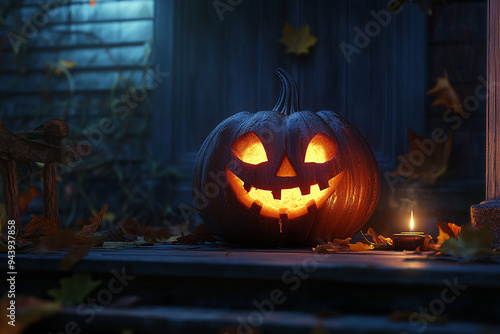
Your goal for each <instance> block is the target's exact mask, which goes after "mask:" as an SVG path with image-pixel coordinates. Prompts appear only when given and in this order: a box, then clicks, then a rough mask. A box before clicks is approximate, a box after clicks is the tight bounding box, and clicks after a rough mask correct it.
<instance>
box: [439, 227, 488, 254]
mask: <svg viewBox="0 0 500 334" xmlns="http://www.w3.org/2000/svg"><path fill="white" fill-rule="evenodd" d="M493 238H494V237H493V235H492V234H491V233H490V231H489V228H488V227H483V228H480V229H477V230H476V229H475V228H473V227H472V226H471V225H466V226H462V230H461V232H460V236H459V237H458V239H455V238H449V239H447V240H446V241H445V242H443V244H442V245H441V248H439V251H440V252H441V253H445V254H449V255H452V256H454V257H457V258H460V259H463V260H465V261H470V260H475V259H478V258H481V257H485V256H489V255H491V254H493V252H492V245H493Z"/></svg>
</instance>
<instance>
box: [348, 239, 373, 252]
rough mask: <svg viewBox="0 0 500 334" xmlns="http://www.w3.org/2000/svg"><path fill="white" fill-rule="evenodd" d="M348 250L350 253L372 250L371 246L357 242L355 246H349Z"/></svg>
mask: <svg viewBox="0 0 500 334" xmlns="http://www.w3.org/2000/svg"><path fill="white" fill-rule="evenodd" d="M349 248H350V249H351V251H352V252H364V251H367V250H369V249H373V245H368V244H364V243H362V242H360V241H358V242H356V243H355V244H349Z"/></svg>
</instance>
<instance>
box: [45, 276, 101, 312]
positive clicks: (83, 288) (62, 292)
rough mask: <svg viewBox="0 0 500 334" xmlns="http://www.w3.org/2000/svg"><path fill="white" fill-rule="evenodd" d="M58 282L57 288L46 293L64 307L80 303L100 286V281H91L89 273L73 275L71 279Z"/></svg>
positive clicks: (67, 278)
mask: <svg viewBox="0 0 500 334" xmlns="http://www.w3.org/2000/svg"><path fill="white" fill-rule="evenodd" d="M60 282H61V286H60V287H59V288H54V289H50V290H48V291H47V293H48V294H49V295H50V296H52V297H54V299H56V300H57V301H60V302H61V303H63V304H64V305H75V304H78V303H81V302H82V301H83V300H84V299H85V297H87V296H88V295H89V294H90V293H91V292H92V291H93V290H94V289H95V288H97V287H98V286H99V285H100V284H101V281H100V280H97V281H94V280H92V275H91V274H89V273H74V274H73V276H71V277H65V278H62V279H61V280H60Z"/></svg>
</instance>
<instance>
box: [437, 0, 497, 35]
mask: <svg viewBox="0 0 500 334" xmlns="http://www.w3.org/2000/svg"><path fill="white" fill-rule="evenodd" d="M486 9H487V6H486V1H453V2H446V3H436V4H434V17H439V18H440V19H439V20H431V24H430V25H429V41H430V42H431V43H449V42H453V41H455V42H458V41H485V40H486V17H487V15H486Z"/></svg>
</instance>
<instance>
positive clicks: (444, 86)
mask: <svg viewBox="0 0 500 334" xmlns="http://www.w3.org/2000/svg"><path fill="white" fill-rule="evenodd" d="M427 94H436V99H435V100H434V101H433V102H432V105H433V106H438V105H444V106H445V108H446V109H451V110H453V111H454V112H456V113H458V114H464V108H463V105H462V102H460V99H459V97H458V94H457V92H456V91H455V89H454V88H453V87H452V85H451V83H450V80H449V79H448V73H447V72H446V70H445V71H444V76H443V77H442V78H437V81H436V85H435V86H434V87H432V88H431V89H430V90H429V91H428V92H427Z"/></svg>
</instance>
